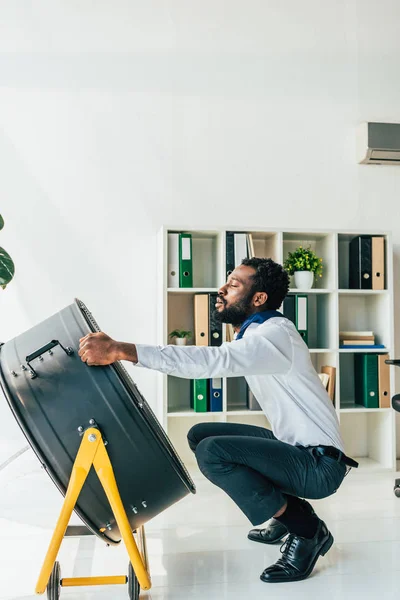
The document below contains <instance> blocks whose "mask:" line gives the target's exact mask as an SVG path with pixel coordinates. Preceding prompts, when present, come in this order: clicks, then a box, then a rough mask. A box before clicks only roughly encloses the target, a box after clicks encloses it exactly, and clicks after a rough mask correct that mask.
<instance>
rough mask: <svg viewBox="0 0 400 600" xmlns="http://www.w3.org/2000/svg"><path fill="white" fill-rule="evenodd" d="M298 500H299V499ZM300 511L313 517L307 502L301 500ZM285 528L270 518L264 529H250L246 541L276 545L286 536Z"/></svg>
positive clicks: (312, 511) (311, 509) (312, 510)
mask: <svg viewBox="0 0 400 600" xmlns="http://www.w3.org/2000/svg"><path fill="white" fill-rule="evenodd" d="M299 500H300V498H299ZM301 504H302V509H303V510H304V511H305V512H307V513H308V514H310V515H315V512H314V509H313V507H312V506H311V504H310V503H309V502H307V500H301ZM288 533H289V532H288V530H287V529H286V527H285V526H284V525H283V524H282V523H280V522H279V521H277V520H276V519H274V518H272V519H270V520H269V521H268V524H267V526H266V527H265V528H264V529H251V530H250V531H249V533H248V536H247V537H248V539H249V540H251V541H252V542H261V543H262V544H277V543H278V542H281V541H282V540H283V538H284V537H285V536H286V535H287V534H288Z"/></svg>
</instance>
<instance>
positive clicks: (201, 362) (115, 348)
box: [79, 326, 292, 379]
mask: <svg viewBox="0 0 400 600" xmlns="http://www.w3.org/2000/svg"><path fill="white" fill-rule="evenodd" d="M265 333H267V334H268V337H266V335H260V334H253V335H249V336H245V337H243V338H242V339H240V340H237V341H234V342H226V343H224V344H222V345H221V346H175V345H168V346H148V345H144V344H129V343H125V342H114V341H113V340H111V338H109V337H108V336H106V335H105V334H104V333H95V334H89V336H86V337H85V338H83V341H82V340H81V349H80V351H79V355H80V356H81V358H82V360H83V361H85V362H86V361H87V363H88V365H89V366H94V365H101V364H110V363H111V362H115V361H116V360H128V361H130V362H132V363H134V364H137V365H138V366H140V367H144V368H147V369H154V370H156V371H160V372H161V373H166V374H168V375H174V376H176V377H182V378H185V379H206V378H207V379H208V378H210V377H240V376H246V375H266V374H268V373H270V374H273V373H286V372H288V371H289V369H290V366H291V359H292V347H291V340H290V336H289V334H288V333H287V332H285V334H284V335H282V329H281V328H280V327H279V326H277V327H269V328H268V332H265ZM103 349H104V351H103Z"/></svg>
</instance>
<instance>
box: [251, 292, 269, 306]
mask: <svg viewBox="0 0 400 600" xmlns="http://www.w3.org/2000/svg"><path fill="white" fill-rule="evenodd" d="M267 300H268V294H267V293H266V292H257V293H256V294H254V296H253V304H254V306H257V307H260V306H263V305H264V304H266V302H267Z"/></svg>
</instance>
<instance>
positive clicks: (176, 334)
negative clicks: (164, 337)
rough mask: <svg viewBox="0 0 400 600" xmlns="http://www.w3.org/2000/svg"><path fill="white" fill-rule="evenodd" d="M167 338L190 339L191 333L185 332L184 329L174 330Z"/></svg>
mask: <svg viewBox="0 0 400 600" xmlns="http://www.w3.org/2000/svg"><path fill="white" fill-rule="evenodd" d="M168 335H169V337H171V338H172V337H177V338H185V337H190V336H191V335H192V332H191V331H185V330H184V329H174V331H171V333H169V334H168Z"/></svg>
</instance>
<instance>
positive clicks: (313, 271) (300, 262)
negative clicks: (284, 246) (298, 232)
mask: <svg viewBox="0 0 400 600" xmlns="http://www.w3.org/2000/svg"><path fill="white" fill-rule="evenodd" d="M283 268H284V269H285V270H286V271H287V272H288V273H289V275H294V286H295V288H297V289H299V290H309V289H310V288H312V286H313V283H314V276H315V277H322V270H323V266H322V258H319V257H318V256H317V255H316V254H315V252H314V250H313V249H312V248H310V247H308V248H303V246H299V247H298V248H296V249H295V250H294V252H289V254H288V257H287V259H286V260H285V262H284V263H283Z"/></svg>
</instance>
